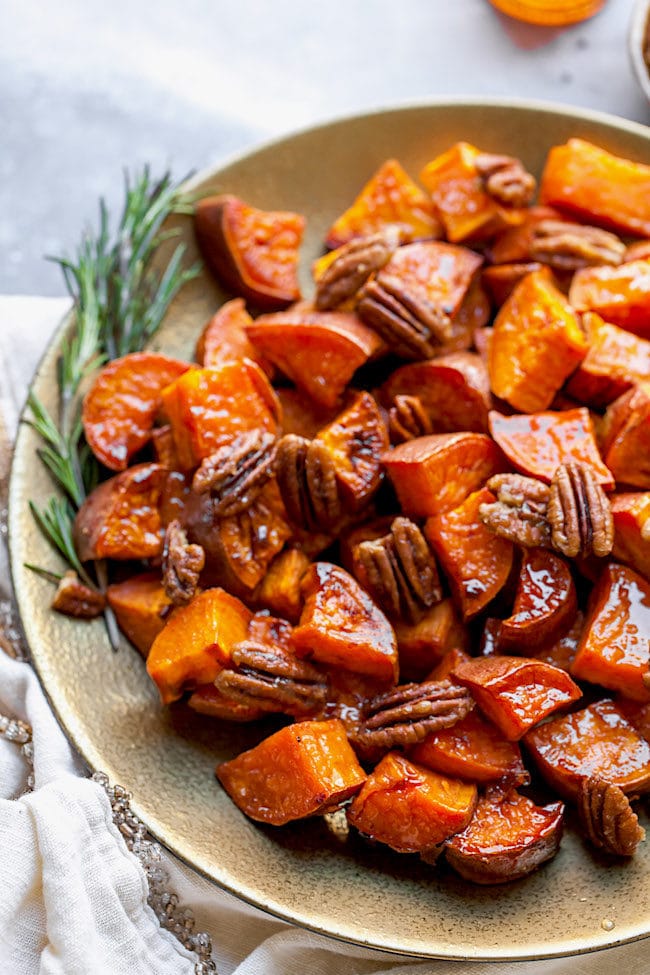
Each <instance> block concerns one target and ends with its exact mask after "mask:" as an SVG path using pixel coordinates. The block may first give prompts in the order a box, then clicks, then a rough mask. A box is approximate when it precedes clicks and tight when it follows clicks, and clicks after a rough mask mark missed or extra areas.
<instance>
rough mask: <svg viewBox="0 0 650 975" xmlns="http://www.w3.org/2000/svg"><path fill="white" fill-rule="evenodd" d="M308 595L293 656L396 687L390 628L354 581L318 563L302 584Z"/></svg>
mask: <svg viewBox="0 0 650 975" xmlns="http://www.w3.org/2000/svg"><path fill="white" fill-rule="evenodd" d="M303 592H304V594H305V596H306V600H305V605H304V608H303V611H302V615H301V617H300V623H299V625H298V626H297V627H296V629H295V630H294V631H293V636H292V639H291V643H292V646H293V649H294V650H295V652H296V654H297V656H299V657H307V658H310V659H311V658H313V659H314V660H316V661H318V662H319V663H323V664H326V665H330V666H332V667H343V668H344V669H345V670H352V671H357V672H358V673H360V674H367V675H369V676H371V677H376V678H377V679H378V680H382V681H386V682H387V683H390V684H395V683H397V676H398V659H397V644H396V642H395V634H394V632H393V628H392V626H391V625H390V623H389V622H388V620H387V619H386V617H385V616H384V614H383V613H382V612H381V610H380V609H379V607H378V606H376V605H375V603H374V602H373V601H372V599H371V598H370V596H369V595H368V594H367V593H366V592H364V590H363V589H362V588H361V586H360V585H359V584H358V582H357V581H356V579H353V578H352V576H351V575H348V573H347V572H345V571H344V570H343V569H340V568H339V567H338V566H337V565H332V564H331V563H329V562H316V563H314V565H312V566H311V568H310V569H309V571H308V572H307V574H306V575H305V578H304V580H303Z"/></svg>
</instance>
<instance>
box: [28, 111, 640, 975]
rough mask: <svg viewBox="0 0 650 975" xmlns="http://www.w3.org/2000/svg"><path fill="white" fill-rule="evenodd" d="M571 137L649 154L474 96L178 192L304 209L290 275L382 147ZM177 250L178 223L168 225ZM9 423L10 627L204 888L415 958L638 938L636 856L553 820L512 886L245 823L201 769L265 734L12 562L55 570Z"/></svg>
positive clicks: (202, 317) (277, 147) (180, 317)
mask: <svg viewBox="0 0 650 975" xmlns="http://www.w3.org/2000/svg"><path fill="white" fill-rule="evenodd" d="M570 136H581V137H583V138H586V139H590V140H592V141H594V142H597V143H599V144H600V145H603V146H604V147H606V148H607V149H609V150H612V151H614V152H618V153H620V154H622V155H625V156H629V157H632V158H634V159H637V160H642V161H644V162H646V163H650V129H645V128H643V127H641V126H639V125H634V124H632V123H629V122H623V121H620V120H617V119H614V118H609V117H606V116H603V115H596V114H592V113H586V112H580V111H577V110H569V109H562V108H559V107H553V106H550V105H539V104H522V103H498V104H497V103H494V102H489V101H476V102H472V103H467V102H449V101H446V102H444V103H431V104H425V105H417V106H409V107H401V108H396V109H391V110H388V111H379V112H375V113H371V114H367V115H363V116H359V117H355V118H347V119H343V120H342V121H337V122H333V123H330V124H327V125H323V126H320V127H318V128H315V129H311V130H309V131H307V132H302V133H299V134H298V135H293V136H290V137H288V138H285V139H282V140H281V141H279V142H274V143H273V144H271V145H267V146H264V147H262V148H261V149H258V150H257V151H255V152H251V153H249V154H247V155H246V156H244V157H241V158H239V159H237V160H235V161H234V162H231V163H230V164H228V165H225V166H223V167H221V168H219V169H216V170H214V171H210V172H206V173H202V174H200V175H199V176H198V177H196V178H195V179H194V180H193V181H192V183H191V189H192V190H193V191H197V192H201V193H204V192H206V191H212V192H231V193H234V194H237V195H239V196H241V197H243V198H244V199H245V200H247V201H248V202H250V203H252V204H254V205H256V206H259V207H262V208H267V209H288V210H296V211H299V212H301V213H304V214H305V215H306V216H307V219H308V229H307V237H306V242H305V245H304V248H303V254H302V256H303V265H302V280H303V284H304V287H305V293H306V294H308V293H309V265H310V263H311V260H312V259H313V258H314V257H315V256H316V255H317V254H318V253H319V252H320V248H321V241H322V239H323V235H324V232H325V230H326V229H327V227H328V225H329V224H330V223H331V222H332V220H333V219H334V217H336V216H337V215H338V214H339V213H340V212H341V211H342V210H343V209H344V208H345V207H347V206H348V205H349V204H350V202H351V201H352V199H353V197H354V196H355V195H356V193H357V192H358V190H359V189H360V187H361V186H362V185H363V183H364V182H365V181H366V180H367V179H368V177H369V176H370V175H371V174H372V173H373V171H374V170H375V169H376V168H377V167H378V165H379V164H380V163H381V162H382V161H383V160H385V159H386V158H387V157H390V156H395V157H397V158H398V159H399V160H400V161H401V162H402V164H403V165H404V166H405V167H406V169H407V170H408V171H409V172H410V173H411V174H412V175H414V176H416V175H417V173H418V172H419V171H420V169H421V168H422V166H423V165H424V164H425V163H426V162H428V161H429V160H430V159H431V158H432V157H433V156H435V155H437V154H438V153H439V152H441V151H443V150H444V149H446V148H448V147H449V146H450V145H451V143H453V142H455V141H456V140H459V139H466V140H468V141H471V142H474V143H476V144H478V145H479V146H481V147H482V148H484V149H486V150H489V151H493V152H506V153H511V154H513V155H515V156H519V157H521V158H522V159H523V160H524V162H525V164H526V165H527V167H528V168H529V169H531V170H532V171H533V172H537V173H539V171H540V169H541V166H542V163H543V160H544V157H545V155H546V152H547V150H548V149H549V147H550V146H551V145H553V144H554V143H557V142H564V141H565V140H566V139H568V138H569V137H570ZM179 226H180V228H181V232H182V234H183V235H184V236H185V237H186V239H187V242H188V247H189V250H190V255H193V254H195V245H194V242H193V237H192V228H191V223H190V221H189V220H188V219H186V218H179ZM223 299H224V295H223V294H222V293H221V292H220V291H219V289H218V288H217V286H216V285H215V283H214V282H213V281H211V280H210V279H209V278H208V277H207V276H205V277H202V278H200V279H198V280H197V281H195V282H193V283H192V284H191V285H190V286H189V287H187V288H186V289H185V290H184V291H183V292H182V293H181V295H180V296H179V298H178V299H177V300H176V302H175V304H174V306H173V308H172V309H171V310H170V313H169V315H168V318H167V321H166V323H165V326H164V328H163V330H162V332H161V333H160V335H159V337H158V338H157V340H156V348H158V349H162V350H165V351H166V352H169V353H171V354H172V355H184V356H190V355H191V352H192V349H193V347H194V342H195V340H196V337H197V334H198V331H199V330H200V329H201V327H202V326H203V325H204V324H205V322H206V321H207V319H208V317H209V316H210V315H211V314H212V313H213V312H214V310H215V308H216V307H217V306H218V304H219V303H220V302H221V301H222V300H223ZM67 327H68V323H65V322H64V323H63V325H62V326H61V329H60V331H59V333H58V334H57V336H56V337H55V339H54V341H53V343H52V345H51V347H50V348H49V349H48V350H47V352H46V354H45V356H44V358H43V361H42V363H41V365H40V368H39V370H38V372H37V375H36V376H35V378H34V388H35V390H36V392H37V393H38V395H39V396H40V397H41V399H43V400H44V401H45V403H46V404H47V405H49V406H50V407H52V406H53V405H54V400H55V378H54V376H55V360H56V356H57V350H58V348H59V346H60V344H61V343H62V342H64V341H65V336H66V329H67ZM36 446H37V442H36V439H35V436H34V434H33V432H32V431H31V430H30V429H29V428H28V427H27V426H26V425H24V424H23V425H22V427H21V430H20V434H19V436H18V442H17V445H16V454H15V461H14V466H13V474H12V481H11V510H10V538H11V554H12V570H13V578H14V584H15V590H16V595H17V599H18V604H19V607H20V612H21V616H22V621H23V625H24V629H25V635H26V638H27V641H28V644H29V646H30V648H31V652H32V655H33V660H34V663H35V666H36V668H37V670H38V673H39V676H40V679H41V681H42V684H43V687H44V688H45V691H46V693H47V695H48V697H49V699H50V701H51V704H52V707H53V708H54V710H55V712H56V714H57V716H58V718H59V721H60V722H61V725H62V726H63V728H64V729H65V731H66V733H67V735H68V736H69V738H70V740H71V741H72V742H73V743H74V745H75V746H76V747H77V749H78V750H79V751H80V752H81V754H82V755H83V757H84V758H85V760H86V761H87V762H88V764H89V766H90V767H91V768H92V769H102V770H103V771H105V772H106V773H107V774H108V776H109V777H110V779H111V780H112V781H113V782H119V783H121V784H122V785H124V786H126V787H127V788H128V789H129V790H130V791H131V792H132V795H133V808H134V810H135V812H136V813H137V814H138V815H139V816H141V818H142V819H143V820H144V822H145V823H146V824H147V826H148V827H149V829H150V830H151V832H152V833H153V835H154V836H156V837H157V838H158V839H159V840H160V842H161V843H163V844H164V845H165V846H166V847H168V848H169V849H170V850H171V851H173V853H175V854H176V855H177V856H179V857H180V858H181V859H182V860H184V861H185V862H187V863H188V864H190V865H191V866H192V867H194V868H195V869H196V870H198V871H200V872H201V873H203V874H205V876H206V877H208V878H210V879H211V880H213V881H214V882H215V883H217V884H219V885H220V886H222V887H224V888H226V889H227V890H229V891H231V892H232V893H234V894H236V895H237V896H239V897H241V898H243V899H245V900H246V901H249V902H250V903H252V904H255V905H257V906H258V907H260V908H262V909H264V910H265V911H268V912H270V913H272V914H274V915H277V916H278V917H282V918H285V919H286V920H288V921H292V922H294V923H296V924H299V925H303V926H304V927H306V928H309V929H311V930H314V931H318V932H321V933H323V934H327V935H330V936H333V937H335V938H339V939H342V940H344V941H348V942H354V943H356V944H360V945H366V946H372V947H375V948H380V949H384V950H389V951H394V952H398V953H402V954H407V955H415V956H420V957H435V958H448V959H460V958H462V959H486V960H497V959H500V960H507V959H525V958H538V957H545V956H553V955H567V954H572V953H580V952H586V951H592V950H596V949H599V948H604V947H607V946H613V945H616V944H619V943H623V942H628V941H633V940H635V939H638V938H642V937H644V936H646V935H648V934H649V933H650V901H649V898H648V889H649V887H650V849H642V850H641V852H640V854H638V855H637V856H636V857H635V858H634V860H633V862H631V863H629V864H625V865H617V864H614V865H612V864H607V863H605V861H604V860H603V859H601V858H600V857H599V856H598V855H597V854H594V853H593V852H592V851H591V850H589V849H588V848H587V847H586V846H585V845H584V844H583V842H582V841H581V840H580V839H579V838H578V837H577V836H576V835H575V834H574V833H573V832H572V831H571V830H569V831H568V833H567V835H566V836H565V839H564V841H563V844H562V848H561V851H560V854H559V855H558V856H557V857H556V858H555V860H553V861H552V862H551V863H550V864H547V865H546V866H544V867H543V868H542V869H541V870H539V871H538V872H537V873H535V874H534V875H533V876H531V877H529V878H528V879H526V880H522V881H519V882H516V883H513V884H510V885H506V886H502V887H492V888H488V889H481V888H478V887H474V886H470V885H469V884H466V883H465V882H463V881H461V880H460V879H459V878H457V877H456V876H455V875H453V874H452V873H451V871H448V870H447V869H445V868H444V867H443V868H438V869H436V868H433V867H430V866H426V865H425V864H423V863H421V862H420V861H419V860H418V859H417V858H416V857H408V856H398V855H397V854H392V853H391V852H390V851H389V850H388V849H381V848H378V847H371V846H367V845H365V844H363V843H362V842H361V841H360V840H359V839H358V838H355V837H352V836H350V837H346V836H345V835H344V834H343V833H341V832H340V831H339V830H337V829H336V828H335V825H334V824H332V823H327V822H326V821H324V820H323V819H313V820H309V821H305V822H300V823H296V824H295V825H292V826H289V827H285V828H283V829H273V828H265V827H262V826H259V825H256V824H254V823H253V822H251V821H249V820H248V819H246V818H245V817H244V816H243V814H241V813H240V812H239V811H238V809H237V808H236V807H235V806H234V805H233V804H232V802H231V801H230V800H229V799H228V797H227V796H226V794H225V793H224V792H223V790H222V789H221V787H220V786H219V785H218V783H217V781H216V779H215V777H214V767H215V764H216V763H217V762H218V761H220V760H223V759H226V758H230V757H231V756H232V755H233V754H234V753H236V752H239V751H241V750H243V749H244V748H247V747H250V746H252V745H253V744H255V743H256V742H257V741H258V740H259V739H260V738H261V737H263V736H264V735H265V734H268V732H269V727H268V726H267V727H266V728H262V729H260V727H258V726H255V727H247V726H236V727H234V728H233V727H229V726H227V725H224V724H221V723H219V722H218V721H214V720H211V719H208V718H202V717H201V716H199V715H196V714H193V713H192V712H190V711H189V710H188V709H187V708H185V707H184V706H183V705H176V706H174V707H172V708H167V709H163V708H162V707H161V706H160V704H159V701H158V695H157V692H156V690H155V688H154V687H153V685H152V684H151V683H150V681H149V680H148V678H147V675H146V673H145V668H144V664H143V661H142V659H141V658H140V656H139V655H138V654H137V653H136V652H135V651H134V650H133V649H132V648H131V647H130V646H129V645H128V644H126V643H125V644H124V646H123V647H122V649H121V651H120V652H119V653H117V654H113V653H111V651H110V649H109V646H108V643H107V640H106V637H105V634H104V630H103V625H102V623H101V622H94V623H91V624H87V623H78V622H74V621H71V620H69V619H66V618H65V617H62V616H59V615H57V614H55V613H52V612H51V611H50V610H49V609H48V606H49V602H50V599H51V595H52V592H51V588H50V587H49V585H48V583H47V582H45V581H43V580H42V579H41V578H39V577H37V576H36V575H34V574H33V573H31V572H29V571H28V570H26V569H25V568H24V567H23V563H24V562H32V563H38V564H40V565H43V566H48V567H52V568H56V567H57V565H56V557H55V556H54V555H53V553H52V551H51V550H50V549H49V548H48V546H47V544H46V542H45V541H44V540H43V538H42V537H41V536H40V534H39V532H38V531H37V529H36V527H35V525H34V522H33V521H32V518H31V516H30V513H29V510H28V504H27V502H28V499H29V498H32V499H34V500H35V501H36V502H37V503H39V504H42V503H43V502H44V501H45V500H46V498H47V496H48V495H49V494H50V493H51V490H52V489H51V485H50V483H49V480H48V478H47V476H46V474H45V472H44V469H43V467H42V465H41V463H40V462H39V460H38V459H37V457H36V453H35V449H36Z"/></svg>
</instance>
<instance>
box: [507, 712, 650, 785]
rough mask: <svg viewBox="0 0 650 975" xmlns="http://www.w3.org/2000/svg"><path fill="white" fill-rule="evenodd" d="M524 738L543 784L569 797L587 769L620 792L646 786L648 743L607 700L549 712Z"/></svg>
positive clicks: (649, 762) (649, 769) (649, 779)
mask: <svg viewBox="0 0 650 975" xmlns="http://www.w3.org/2000/svg"><path fill="white" fill-rule="evenodd" d="M524 744H525V746H526V748H527V750H528V751H529V752H530V754H531V755H532V757H533V759H534V761H535V764H536V765H537V767H538V769H539V771H540V772H541V774H542V775H543V776H544V778H545V779H546V781H547V782H548V783H549V785H550V786H551V787H552V788H553V789H555V790H556V791H557V792H559V794H560V795H561V796H564V797H565V798H566V799H569V800H571V801H573V802H575V801H576V799H577V798H578V794H579V792H580V785H581V783H582V782H583V781H584V780H585V779H588V778H589V776H591V775H597V776H598V777H599V778H601V779H605V780H606V781H607V782H611V783H612V785H617V786H618V787H619V789H622V790H623V792H629V793H632V794H635V793H638V792H647V791H648V790H649V789H650V745H649V744H648V742H647V741H645V740H644V739H643V738H642V737H641V736H640V735H638V734H637V732H636V731H635V730H634V728H633V727H632V725H631V724H630V723H629V722H628V721H626V719H625V718H624V717H623V715H622V714H621V712H620V711H619V709H618V708H617V707H616V705H615V704H614V702H613V701H609V700H603V701H596V703H595V704H590V705H589V706H588V707H586V708H583V709H582V710H581V711H574V712H573V713H572V714H566V715H563V716H561V717H555V718H552V719H551V720H550V721H548V722H547V723H546V724H543V725H540V726H539V728H533V729H532V731H529V732H528V734H527V735H526V738H525V740H524Z"/></svg>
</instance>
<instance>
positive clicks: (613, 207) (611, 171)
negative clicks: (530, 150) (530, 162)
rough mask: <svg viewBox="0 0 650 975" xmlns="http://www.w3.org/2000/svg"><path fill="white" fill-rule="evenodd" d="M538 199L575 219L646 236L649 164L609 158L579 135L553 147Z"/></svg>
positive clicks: (649, 209) (648, 229)
mask: <svg viewBox="0 0 650 975" xmlns="http://www.w3.org/2000/svg"><path fill="white" fill-rule="evenodd" d="M539 197H540V202H542V203H549V204H551V206H556V207H558V208H559V209H561V210H563V211H565V212H567V213H569V214H571V215H573V216H576V217H578V218H579V219H582V220H588V221H591V222H593V223H597V224H599V225H601V226H604V227H612V228H614V229H615V230H623V231H627V232H629V233H631V234H638V235H639V236H645V237H647V236H650V166H645V165H644V164H643V163H637V162H632V161H631V160H629V159H623V158H622V157H621V156H614V155H612V154H611V153H609V152H606V151H605V150H604V149H601V148H599V147H598V146H595V145H593V144H592V143H591V142H586V141H585V140H584V139H569V141H568V142H567V143H565V144H564V145H560V146H553V148H552V149H551V151H550V152H549V154H548V157H547V159H546V165H545V167H544V172H543V173H542V179H541V183H540V191H539Z"/></svg>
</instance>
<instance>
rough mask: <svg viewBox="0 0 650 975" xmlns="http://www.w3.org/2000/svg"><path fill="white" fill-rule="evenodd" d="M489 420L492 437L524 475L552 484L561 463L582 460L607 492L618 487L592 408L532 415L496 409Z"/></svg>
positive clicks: (549, 411)
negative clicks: (600, 445) (604, 455)
mask: <svg viewBox="0 0 650 975" xmlns="http://www.w3.org/2000/svg"><path fill="white" fill-rule="evenodd" d="M489 421H490V431H491V433H492V436H493V437H494V439H495V440H496V442H497V444H498V445H499V447H500V448H501V450H502V451H503V452H504V454H505V455H506V457H507V458H508V460H509V461H511V463H512V464H513V465H514V466H515V467H516V468H517V469H518V470H520V471H521V472H522V474H527V475H528V476H529V477H537V478H539V479H540V481H545V482H546V483H547V484H550V483H551V481H552V480H553V475H554V474H555V471H556V470H557V468H558V467H559V466H560V464H567V463H570V462H571V461H580V462H581V463H583V464H588V465H589V467H591V469H592V470H593V472H594V474H595V476H596V479H597V480H598V483H599V484H601V485H602V486H603V488H604V489H605V490H606V491H609V490H611V489H612V488H613V487H614V478H613V476H612V473H611V471H609V470H608V469H607V468H606V467H605V465H604V464H603V462H602V460H601V457H600V454H599V453H598V447H597V445H596V438H595V435H594V427H593V423H592V420H591V416H590V415H589V410H587V409H585V408H584V407H580V408H578V409H575V410H564V411H562V412H560V413H556V412H553V411H551V410H548V411H547V412H545V413H532V414H530V415H528V416H524V415H520V414H515V415H514V416H503V414H501V413H497V412H496V411H495V410H493V411H492V412H491V413H490V415H489Z"/></svg>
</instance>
